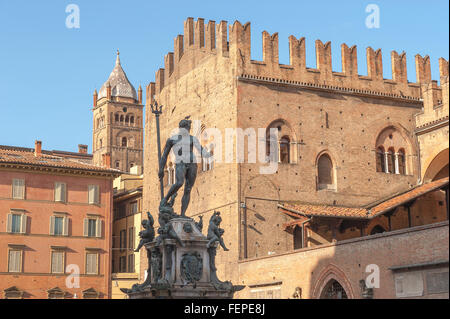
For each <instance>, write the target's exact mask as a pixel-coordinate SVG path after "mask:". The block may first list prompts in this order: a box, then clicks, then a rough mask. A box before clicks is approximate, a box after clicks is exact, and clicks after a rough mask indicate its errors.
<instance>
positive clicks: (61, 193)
mask: <svg viewBox="0 0 450 319" xmlns="http://www.w3.org/2000/svg"><path fill="white" fill-rule="evenodd" d="M55 202H62V203H65V202H66V184H65V183H60V182H56V183H55Z"/></svg>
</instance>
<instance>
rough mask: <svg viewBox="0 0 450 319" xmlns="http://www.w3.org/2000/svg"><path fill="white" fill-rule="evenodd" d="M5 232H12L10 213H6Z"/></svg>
mask: <svg viewBox="0 0 450 319" xmlns="http://www.w3.org/2000/svg"><path fill="white" fill-rule="evenodd" d="M6 232H7V233H11V232H12V214H8V222H7V224H6Z"/></svg>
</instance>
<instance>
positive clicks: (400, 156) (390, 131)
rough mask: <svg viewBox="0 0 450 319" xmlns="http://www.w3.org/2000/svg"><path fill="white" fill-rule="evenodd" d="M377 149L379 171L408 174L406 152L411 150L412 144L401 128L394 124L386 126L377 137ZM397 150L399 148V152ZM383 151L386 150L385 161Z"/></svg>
mask: <svg viewBox="0 0 450 319" xmlns="http://www.w3.org/2000/svg"><path fill="white" fill-rule="evenodd" d="M376 149H377V152H376V161H377V171H378V172H385V173H390V174H400V175H405V174H406V171H407V167H406V166H407V165H408V164H407V157H406V152H407V151H408V152H410V151H411V145H410V143H409V142H408V139H407V138H406V137H405V134H402V132H401V131H400V130H398V129H397V128H395V127H393V126H389V127H387V128H385V129H384V130H382V131H381V133H380V134H379V135H378V137H377V141H376ZM385 150H387V151H385ZM395 150H398V151H397V153H396V152H395ZM381 152H385V153H384V161H383V160H382V158H381ZM383 163H384V164H383ZM383 166H384V167H383Z"/></svg>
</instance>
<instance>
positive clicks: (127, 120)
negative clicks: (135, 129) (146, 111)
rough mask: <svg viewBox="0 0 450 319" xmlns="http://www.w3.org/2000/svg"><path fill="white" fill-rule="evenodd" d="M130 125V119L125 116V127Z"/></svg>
mask: <svg viewBox="0 0 450 319" xmlns="http://www.w3.org/2000/svg"><path fill="white" fill-rule="evenodd" d="M128 123H130V117H129V116H128V115H127V116H125V125H128Z"/></svg>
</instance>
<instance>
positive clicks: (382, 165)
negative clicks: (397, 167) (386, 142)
mask: <svg viewBox="0 0 450 319" xmlns="http://www.w3.org/2000/svg"><path fill="white" fill-rule="evenodd" d="M384 153H385V152H384V147H383V146H380V147H378V148H377V172H382V173H385V172H386V160H385V158H384Z"/></svg>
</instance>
